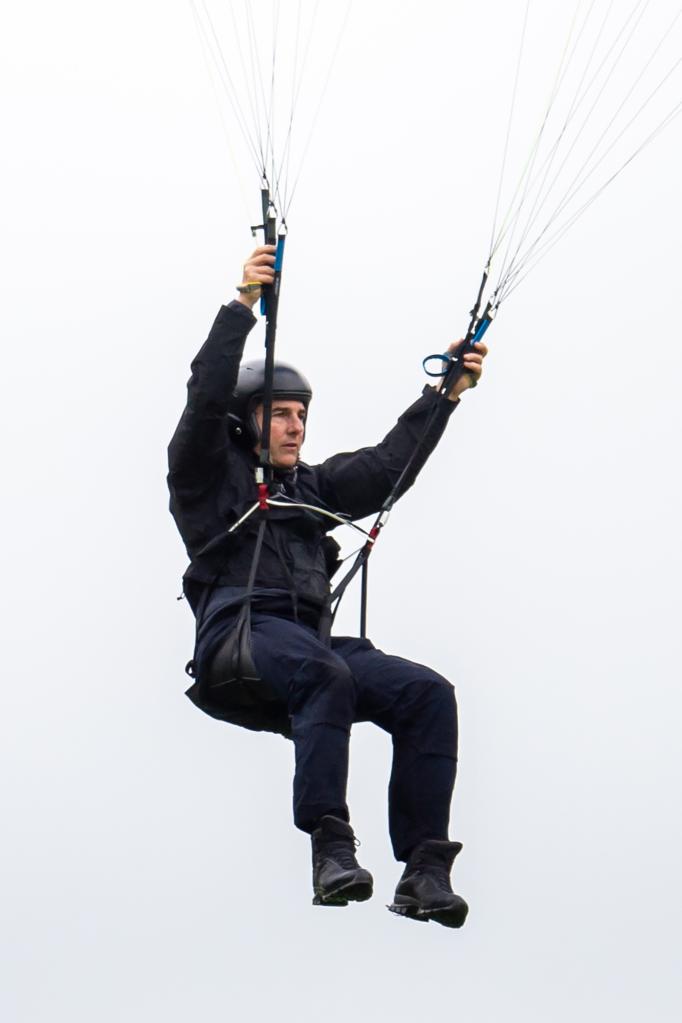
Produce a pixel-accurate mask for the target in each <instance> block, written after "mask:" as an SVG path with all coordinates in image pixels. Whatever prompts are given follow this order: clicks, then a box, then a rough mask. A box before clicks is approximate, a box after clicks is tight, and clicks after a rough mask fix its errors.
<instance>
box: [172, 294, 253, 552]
mask: <svg viewBox="0 0 682 1023" xmlns="http://www.w3.org/2000/svg"><path fill="white" fill-rule="evenodd" d="M255 322H256V318H255V316H254V315H253V313H252V312H251V311H250V310H249V309H247V308H246V306H244V305H243V304H242V303H241V302H230V304H229V305H227V306H222V308H221V309H220V312H219V313H218V315H217V317H216V319H215V322H214V324H213V326H212V328H211V331H210V333H209V335H208V338H207V340H206V341H205V343H204V345H203V346H202V348H201V349H200V351H199V353H198V354H197V356H196V358H195V359H194V361H193V362H192V366H191V370H192V375H191V377H190V379H189V382H188V384H187V405H186V406H185V410H184V412H183V413H182V416H181V417H180V422H179V423H178V425H177V428H176V430H175V433H174V434H173V438H172V440H171V442H170V445H169V447H168V468H169V472H168V487H169V490H170V495H171V502H170V507H171V512H172V514H173V516H174V518H175V519H176V522H177V524H178V527H179V529H180V532H181V534H182V536H183V539H184V541H185V544H186V546H187V547H188V548H190V549H191V548H192V547H193V546H195V544H196V543H197V542H200V540H201V539H202V538H201V537H199V536H196V537H195V536H193V534H194V532H195V529H194V527H193V526H192V519H193V518H194V515H193V514H192V509H195V510H198V506H199V505H200V504H202V503H203V500H204V499H205V498H206V497H207V495H210V494H212V493H215V486H216V482H217V480H218V479H219V477H220V476H222V474H223V473H224V472H225V470H226V468H227V461H228V459H229V452H230V448H231V446H232V442H231V440H230V436H229V431H228V424H227V412H228V407H229V401H230V396H231V394H232V391H233V390H234V387H235V384H236V382H237V375H238V373H239V364H240V362H241V358H242V353H243V351H244V344H245V342H246V338H247V335H248V334H249V331H250V330H251V328H252V327H253V325H254V324H255ZM205 511H206V510H205V509H204V515H203V516H202V517H201V518H202V525H204V526H207V525H209V523H208V522H206V520H205ZM204 531H205V530H204V529H202V530H201V531H200V532H201V533H203V532H204Z"/></svg>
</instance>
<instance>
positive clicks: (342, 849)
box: [324, 838, 360, 870]
mask: <svg viewBox="0 0 682 1023" xmlns="http://www.w3.org/2000/svg"><path fill="white" fill-rule="evenodd" d="M359 845H360V843H359V842H358V840H357V838H355V839H353V845H352V846H350V845H348V843H347V842H330V843H329V845H328V846H327V847H326V849H325V850H324V852H325V853H326V854H327V856H329V857H330V859H333V860H335V862H336V863H338V864H339V866H341V867H344V868H345V869H346V870H357V869H358V867H359V863H358V861H357V859H356V858H355V850H356V849H357V847H358V846H359Z"/></svg>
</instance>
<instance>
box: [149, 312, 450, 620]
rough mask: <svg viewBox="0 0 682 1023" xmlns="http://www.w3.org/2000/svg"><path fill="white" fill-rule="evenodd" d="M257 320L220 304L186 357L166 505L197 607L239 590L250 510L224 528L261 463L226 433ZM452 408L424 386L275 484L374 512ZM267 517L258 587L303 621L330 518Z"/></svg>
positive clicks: (317, 587)
mask: <svg viewBox="0 0 682 1023" xmlns="http://www.w3.org/2000/svg"><path fill="white" fill-rule="evenodd" d="M255 322H256V319H255V317H254V316H253V314H252V313H251V312H250V311H249V310H248V309H247V308H246V307H245V306H244V305H242V304H241V303H239V302H231V303H230V304H229V305H228V306H223V307H222V308H221V310H220V312H219V313H218V316H217V318H216V320H215V323H214V324H213V327H212V329H211V332H210V334H209V336H208V339H207V341H206V342H205V344H204V345H203V347H202V348H201V350H200V352H199V353H198V355H197V356H196V358H195V359H194V361H193V363H192V367H191V368H192V376H191V378H190V380H189V383H188V398H187V406H186V408H185V410H184V412H183V414H182V417H181V419H180V422H179V424H178V427H177V429H176V431H175V434H174V435H173V439H172V440H171V443H170V447H169V469H170V471H169V474H168V485H169V488H170V494H171V500H170V509H171V513H172V515H173V517H174V519H175V522H176V524H177V527H178V529H179V531H180V534H181V536H182V539H183V540H184V543H185V546H186V548H187V553H188V555H189V557H190V559H191V562H190V565H189V567H188V569H187V571H186V573H185V576H184V588H185V592H186V594H187V596H188V598H189V600H190V603H191V604H192V607H193V610H194V611H195V613H196V611H197V606H198V605H199V604H200V603H201V595H202V592H203V593H204V594H205V593H206V592H207V589H206V588H207V587H216V586H218V587H228V588H232V587H235V588H244V587H246V584H247V580H248V574H249V569H250V567H251V560H252V553H253V544H254V537H255V531H256V527H257V523H256V521H255V520H256V517H255V516H254V517H253V518H252V519H250V520H248V521H247V523H246V524H245V525H244V526H242V527H240V528H239V530H238V531H237V532H236V533H235V534H234V535H233V536H231V537H229V536H228V535H227V530H228V529H229V527H230V526H231V525H232V524H233V523H234V522H236V521H237V519H238V518H239V517H240V516H241V515H242V514H243V513H244V512H245V511H246V510H247V509H248V508H249V507H250V506H251V505H252V504H253V503H254V501H255V500H256V498H257V493H256V485H255V481H254V469H255V467H256V465H257V460H256V457H255V455H254V454H253V453H252V452H250V451H248V450H246V449H245V448H244V447H243V446H242V445H241V444H240V443H239V442H238V441H236V440H234V439H232V437H231V435H230V430H229V426H228V419H227V414H228V411H229V408H230V396H231V394H232V391H233V389H234V386H235V383H236V380H237V373H238V370H239V364H240V361H241V358H242V352H243V349H244V343H245V341H246V337H247V335H248V333H249V331H250V330H251V328H252V326H253V325H254V323H255ZM455 407H456V403H454V402H451V401H448V400H446V399H444V398H442V397H440V396H439V395H438V394H437V393H436V392H435V391H434V390H433V389H432V388H429V387H426V388H425V389H424V393H423V394H422V396H421V397H420V398H419V399H418V400H417V401H416V402H415V403H414V404H413V405H411V406H410V408H408V409H407V411H406V412H404V413H403V414H402V415H401V417H400V418H399V420H398V422H397V423H396V425H395V426H394V427H393V429H392V430H390V432H389V433H388V434H387V435H386V437H385V438H384V439H383V440H382V441H381V443H380V444H377V445H376V446H375V447H367V448H361V449H360V450H359V451H355V452H352V453H348V454H338V455H334V456H332V457H331V458H328V459H327V460H326V461H325V462H322V463H321V464H320V465H314V466H310V465H306V464H305V463H300V464H299V466H298V468H297V470H296V472H295V473H289V474H285V475H284V476H283V477H282V479H281V480H280V486H281V487H282V488H283V490H284V491H285V492H286V493H287V494H288V496H290V497H292V498H294V499H295V500H298V501H303V502H305V503H307V504H314V505H318V506H320V505H321V506H324V507H326V508H328V509H330V510H333V511H336V512H339V513H342V514H344V515H347V516H349V517H350V518H352V519H361V518H364V517H365V516H368V515H372V514H376V513H378V511H379V510H380V508H381V505H382V503H383V502H384V500H385V499H386V497H387V496H388V494H389V493H390V492H391V489H392V487H393V486H394V484H395V483H396V481H397V480H398V478H399V476H400V474H401V472H402V469H403V467H404V466H405V464H406V463H407V461H408V459H409V458H410V456H411V455H412V453H413V451H414V448H415V445H416V444H417V443H418V442H419V441H420V439H421V438H422V435H423V433H424V430H425V428H426V426H427V423H428V422H431V427H430V429H429V437H428V439H427V440H426V443H425V444H424V449H423V455H422V456H421V457H420V458H419V459H418V460H417V461H416V464H415V465H414V467H413V471H411V472H410V474H409V479H407V480H406V481H405V485H404V486H403V487H401V492H404V490H406V489H407V488H408V487H409V486H410V485H411V484H412V483H413V482H414V479H415V477H416V475H417V473H418V471H419V469H420V468H421V466H422V465H423V464H424V462H425V461H426V458H427V457H428V455H429V454H430V452H431V451H432V450H433V448H434V447H435V445H436V444H437V442H438V440H439V438H440V436H441V435H442V433H443V430H444V429H445V426H446V423H447V420H448V418H449V416H450V414H451V413H452V411H453V410H454V408H455ZM268 522H269V528H268V532H267V533H266V539H265V543H264V548H263V552H262V555H261V559H260V562H259V569H258V575H257V577H256V592H257V593H258V592H259V591H263V590H268V591H269V592H270V593H272V591H273V590H274V591H281V592H282V593H285V594H287V595H291V594H293V595H294V600H295V601H297V602H298V603H299V606H300V607H302V608H304V609H305V611H306V613H307V616H308V618H309V619H310V617H311V615H312V616H314V615H315V614H317V615H318V616H319V614H320V612H321V611H322V609H323V607H324V606H325V602H326V600H327V599H328V596H329V589H330V578H331V575H332V573H333V571H334V568H335V567H336V551H337V550H338V548H337V546H336V544H335V543H334V541H333V540H332V539H331V537H329V536H328V535H327V534H328V532H329V530H330V529H333V528H335V527H334V523H333V522H332V521H331V520H329V519H326V518H323V517H322V516H319V515H316V514H314V513H308V512H301V511H300V510H297V509H293V508H292V509H279V508H272V509H270V510H269V511H268ZM266 603H267V601H266ZM260 606H261V607H263V603H261V605H260ZM265 609H267V608H265Z"/></svg>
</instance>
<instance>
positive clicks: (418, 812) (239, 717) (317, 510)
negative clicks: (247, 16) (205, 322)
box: [168, 245, 486, 927]
mask: <svg viewBox="0 0 682 1023" xmlns="http://www.w3.org/2000/svg"><path fill="white" fill-rule="evenodd" d="M273 266H274V247H273V246H268V245H264V246H260V247H259V248H257V249H256V250H255V251H254V253H253V254H252V255H251V256H250V258H249V259H248V260H247V262H246V264H245V265H244V276H243V281H242V284H241V285H240V286H239V287H238V291H239V297H238V298H237V299H236V300H235V301H233V302H231V303H230V304H229V305H228V306H223V307H222V308H221V310H220V312H219V313H218V317H217V319H216V321H215V323H214V325H213V328H212V329H211V332H210V334H209V337H208V340H207V341H206V343H205V344H204V346H203V347H202V349H201V351H200V352H199V354H198V355H197V357H196V358H195V360H194V362H193V363H192V376H191V379H190V381H189V384H188V402H187V406H186V408H185V411H184V412H183V415H182V418H181V420H180V423H179V424H178V427H177V430H176V432H175V434H174V436H173V439H172V441H171V444H170V448H169V465H170V472H169V476H168V482H169V487H170V492H171V512H172V514H173V516H174V518H175V520H176V523H177V525H178V528H179V530H180V533H181V535H182V538H183V540H184V542H185V545H186V547H187V551H188V554H189V556H190V558H191V564H190V566H189V568H188V570H187V572H186V573H185V576H184V591H185V594H186V596H187V598H188V600H189V602H190V604H191V606H192V609H193V611H194V613H195V615H196V618H197V642H196V648H195V654H194V660H193V662H191V665H192V671H191V673H192V674H193V675H194V677H195V678H196V681H195V684H194V685H193V686H192V687H191V689H190V690H189V691H188V695H189V696H190V697H191V699H193V701H194V702H195V703H196V704H197V705H198V706H200V707H201V708H202V709H203V710H205V711H206V712H207V713H209V714H212V715H213V716H215V717H218V718H222V719H224V720H227V721H230V722H232V723H235V724H240V725H242V726H244V727H247V728H253V729H257V730H263V729H267V730H271V731H275V732H280V733H281V734H284V735H288V736H290V737H291V738H292V739H293V742H294V745H295V753H296V768H295V776H294V821H295V823H296V825H297V827H299V828H301V829H302V830H303V831H305V832H308V833H309V834H310V835H311V838H312V853H313V887H314V892H315V899H314V902H315V903H316V904H318V905H347V903H348V902H349V901H364V900H365V899H368V898H369V897H370V896H371V894H372V883H373V882H372V876H371V874H370V873H369V872H368V871H367V870H365V869H363V868H362V867H360V866H359V864H358V862H357V860H356V857H355V837H354V834H353V830H352V828H351V825H350V817H349V812H348V807H347V805H346V780H347V773H348V745H349V736H350V729H351V726H352V724H353V723H354V722H356V721H372V722H374V723H375V724H377V725H378V726H379V727H381V728H383V729H385V730H386V731H387V732H389V733H390V734H391V736H392V739H393V767H392V773H391V781H390V787H389V828H390V834H391V841H392V845H393V850H394V853H395V856H396V859H397V860H398V861H402V862H404V863H405V864H406V865H405V870H404V872H403V875H402V877H401V879H400V881H399V883H398V887H397V890H396V894H395V899H394V904H393V906H392V907H391V908H392V909H393V910H394V911H396V912H399V913H402V914H404V915H406V916H410V917H413V918H415V919H421V920H436V921H437V922H439V923H441V924H444V925H446V926H450V927H459V926H461V925H462V924H463V923H464V919H465V917H466V914H467V905H466V903H465V901H464V900H463V899H462V898H461V897H460V896H458V895H455V894H454V893H453V891H452V888H451V886H450V870H451V868H452V864H453V861H454V858H455V856H456V855H457V853H458V852H459V851H460V849H461V845H460V844H459V843H457V842H451V841H450V840H449V838H448V822H449V812H450V801H451V797H452V791H453V786H454V781H455V771H456V763H457V759H456V758H457V712H456V705H455V698H454V690H453V687H452V686H451V685H450V683H449V682H447V681H446V680H445V679H444V678H442V677H441V676H440V675H437V674H436V673H435V672H433V671H431V670H430V669H429V668H426V667H424V666H422V665H418V664H412V663H410V662H409V661H406V660H403V659H402V658H399V657H393V656H389V655H387V654H384V653H383V652H382V651H379V650H377V649H375V648H374V646H373V645H372V643H370V642H369V640H367V639H356V638H349V637H332V638H330V637H329V636H328V628H327V626H328V617H329V616H328V611H329V592H330V579H331V576H332V574H333V572H334V570H335V568H336V567H337V566H338V561H337V552H338V546H337V545H336V543H335V541H334V540H332V538H331V537H330V536H329V535H328V533H329V531H330V530H331V529H333V528H335V527H336V525H337V524H338V519H334V518H333V517H332V518H330V517H329V516H330V515H332V516H333V515H337V516H339V515H340V516H344V517H348V518H350V519H353V520H355V519H361V518H364V517H365V516H367V515H370V514H376V513H377V512H378V511H379V509H380V508H381V506H382V504H383V502H384V501H385V499H386V497H387V496H388V494H389V493H390V492H391V490H392V488H393V487H394V485H395V484H396V482H397V481H398V480H399V479H400V477H401V474H402V473H403V470H404V469H405V467H406V466H407V465H408V462H409V461H410V458H411V456H412V455H413V452H414V450H415V446H416V445H417V444H418V443H420V444H421V445H422V448H421V454H420V457H419V458H418V459H415V460H413V462H411V463H410V466H409V468H408V473H407V475H406V478H405V479H404V480H403V482H402V483H401V492H404V490H405V489H407V487H408V486H410V485H411V483H412V482H413V481H414V478H415V477H416V475H417V472H418V471H419V468H421V465H423V463H424V461H425V460H426V457H427V456H428V454H429V453H430V451H432V450H433V448H434V447H435V445H436V443H437V442H438V439H439V438H440V436H441V435H442V433H443V430H444V429H445V426H446V424H447V421H448V419H449V416H450V414H451V413H452V412H453V411H454V409H455V407H456V406H457V404H458V402H459V399H460V396H461V394H462V393H463V392H464V391H465V390H466V389H467V388H469V387H472V386H475V384H476V383H477V382H478V379H479V378H480V375H481V370H482V361H483V357H484V356H485V354H486V348H485V345H483V344H479V345H477V347H476V351H474V352H471V353H470V354H467V355H466V356H465V357H464V365H465V369H466V371H467V372H466V373H465V374H464V375H463V376H462V377H461V378H460V380H459V381H458V382H457V384H456V385H455V388H454V390H453V392H452V394H451V395H450V397H449V398H444V397H443V396H441V395H439V394H438V393H437V391H436V390H435V389H433V388H431V387H425V388H424V392H423V394H422V396H421V397H420V398H419V399H418V400H417V401H416V402H415V403H414V404H413V405H412V406H411V407H410V408H409V409H407V411H406V412H404V413H403V415H402V416H401V417H400V419H399V420H398V422H397V424H396V425H395V426H394V427H393V429H392V430H391V431H390V432H389V433H388V434H387V436H386V437H385V438H384V440H383V441H382V442H381V443H380V444H378V445H376V446H375V447H369V448H363V449H360V450H359V451H356V452H353V453H350V454H339V455H335V456H333V457H332V458H329V459H327V460H326V461H325V462H323V463H322V464H321V465H318V466H308V465H306V464H305V463H303V462H301V461H300V452H301V447H302V444H303V441H304V438H305V430H306V417H307V412H308V405H309V402H310V399H311V397H312V392H311V390H310V386H309V384H308V382H307V380H306V379H305V377H303V376H302V374H300V373H299V372H298V371H297V370H295V369H293V367H290V366H286V365H284V364H278V365H277V367H276V371H275V380H274V388H273V404H272V422H271V431H270V443H269V450H270V464H271V466H272V475H273V479H272V481H271V485H270V492H269V493H270V500H271V502H272V503H271V504H269V505H268V506H267V510H265V509H263V510H261V511H260V512H259V513H254V510H255V508H257V506H258V489H257V486H256V482H255V476H254V472H255V470H256V468H257V466H258V455H259V454H260V451H261V444H262V439H263V438H262V436H261V430H262V420H263V389H264V385H263V366H262V364H255V363H247V364H246V365H244V366H241V368H240V364H241V359H242V352H243V348H244V343H245V341H246V337H247V335H248V333H249V331H250V329H251V327H252V326H253V324H254V323H255V322H256V320H255V317H254V316H253V313H252V312H251V308H252V306H253V305H254V303H255V302H256V301H257V300H258V298H259V295H260V286H261V285H268V284H270V283H272V281H273V276H274V271H273ZM254 502H255V505H254ZM252 513H253V514H252Z"/></svg>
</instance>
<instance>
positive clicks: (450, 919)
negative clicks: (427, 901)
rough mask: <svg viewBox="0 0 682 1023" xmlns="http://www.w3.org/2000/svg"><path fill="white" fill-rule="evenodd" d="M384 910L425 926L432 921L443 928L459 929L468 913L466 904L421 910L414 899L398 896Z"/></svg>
mask: <svg viewBox="0 0 682 1023" xmlns="http://www.w3.org/2000/svg"><path fill="white" fill-rule="evenodd" d="M386 908H387V909H388V910H390V912H391V913H396V914H397V915H398V916H405V917H407V918H408V920H417V921H418V922H420V923H425V924H427V923H428V922H429V920H433V921H434V922H435V923H437V924H441V925H442V926H443V927H461V926H462V924H463V923H464V921H465V920H466V918H467V913H468V912H469V907H468V906H467V905H466V903H463V904H462V905H461V906H442V907H440V908H437V907H436V908H434V909H421V908H420V906H419V903H418V902H417V901H416V899H410V898H409V897H408V896H398V900H397V901H396V902H394V903H392V904H391V905H390V906H387V907H386Z"/></svg>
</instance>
